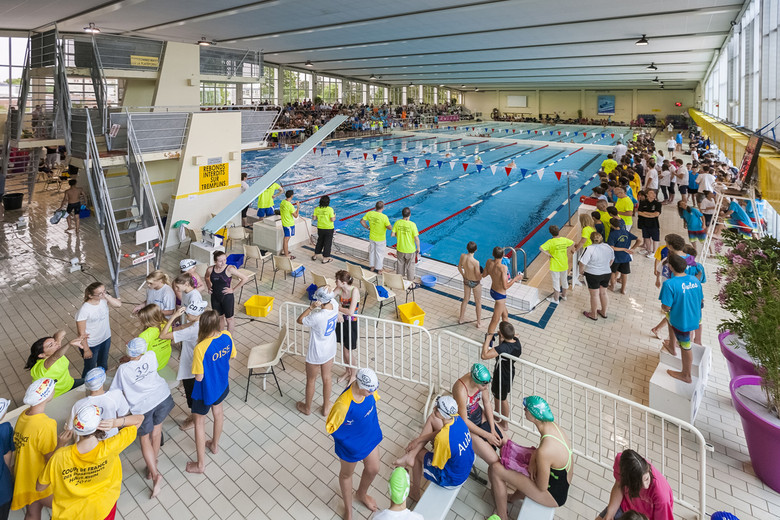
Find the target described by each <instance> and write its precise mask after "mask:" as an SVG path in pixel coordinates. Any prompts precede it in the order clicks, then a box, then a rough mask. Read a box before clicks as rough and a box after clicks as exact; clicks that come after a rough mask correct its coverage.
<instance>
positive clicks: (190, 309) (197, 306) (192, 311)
mask: <svg viewBox="0 0 780 520" xmlns="http://www.w3.org/2000/svg"><path fill="white" fill-rule="evenodd" d="M208 306H209V304H208V303H206V302H205V301H203V300H197V301H193V302H190V304H189V305H187V309H186V311H185V312H186V313H187V314H189V315H191V316H200V315H201V314H203V312H204V311H205V310H206V307H208Z"/></svg>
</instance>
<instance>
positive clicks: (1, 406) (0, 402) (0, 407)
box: [0, 397, 11, 419]
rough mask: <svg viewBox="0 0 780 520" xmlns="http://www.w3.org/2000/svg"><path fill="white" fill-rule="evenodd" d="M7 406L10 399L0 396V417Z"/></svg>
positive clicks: (0, 417)
mask: <svg viewBox="0 0 780 520" xmlns="http://www.w3.org/2000/svg"><path fill="white" fill-rule="evenodd" d="M9 406H11V401H9V400H8V399H4V398H2V397H0V419H2V418H3V416H4V415H5V412H6V411H7V410H8V407H9Z"/></svg>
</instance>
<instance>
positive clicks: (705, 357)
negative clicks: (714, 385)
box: [660, 344, 712, 387]
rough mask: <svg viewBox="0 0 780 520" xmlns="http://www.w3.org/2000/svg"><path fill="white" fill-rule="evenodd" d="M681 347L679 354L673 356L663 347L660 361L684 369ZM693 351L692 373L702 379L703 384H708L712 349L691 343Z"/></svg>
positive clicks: (673, 368) (673, 367)
mask: <svg viewBox="0 0 780 520" xmlns="http://www.w3.org/2000/svg"><path fill="white" fill-rule="evenodd" d="M680 350H681V349H680V348H679V347H678V348H677V355H676V356H673V355H671V354H669V352H667V351H666V349H661V355H660V362H661V363H662V364H664V365H669V366H670V367H672V370H678V371H679V370H682V358H681V357H680ZM691 351H692V352H693V363H692V364H691V375H692V376H693V377H697V378H699V379H700V380H701V384H702V386H704V387H706V386H707V381H708V380H709V378H710V369H711V368H712V349H711V348H710V347H707V346H703V345H695V344H694V345H691Z"/></svg>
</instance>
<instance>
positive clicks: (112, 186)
mask: <svg viewBox="0 0 780 520" xmlns="http://www.w3.org/2000/svg"><path fill="white" fill-rule="evenodd" d="M132 187H133V185H132V184H112V185H111V186H109V187H108V189H109V190H117V189H119V188H132Z"/></svg>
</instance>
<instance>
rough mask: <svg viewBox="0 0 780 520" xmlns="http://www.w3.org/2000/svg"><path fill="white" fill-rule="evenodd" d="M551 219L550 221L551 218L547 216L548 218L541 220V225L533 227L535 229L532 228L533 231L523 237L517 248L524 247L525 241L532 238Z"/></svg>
mask: <svg viewBox="0 0 780 520" xmlns="http://www.w3.org/2000/svg"><path fill="white" fill-rule="evenodd" d="M549 221H550V219H549V218H546V219H544V220H542V221H541V222H539V225H538V226H536V227H535V228H533V230H531V232H530V233H528V234H527V235H526V236H525V238H524V239H522V240H521V241H520V243H519V244H517V245H516V246H515V249H519V248H521V247H523V246H524V245H525V243H526V242H528V241H529V240H530V239H531V237H532V236H534V235H535V234H536V233H537V232H538V231H539V230H540V229H542V226H544V225H545V224H547V223H548V222H549Z"/></svg>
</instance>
